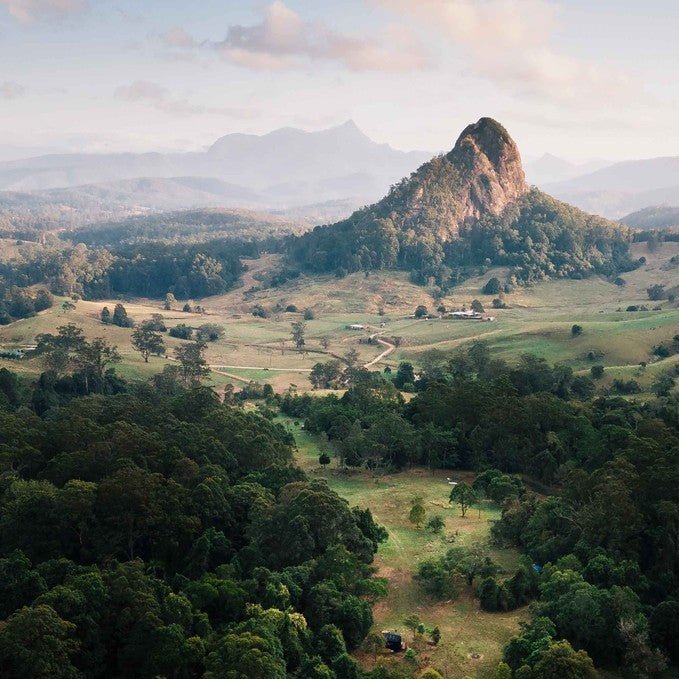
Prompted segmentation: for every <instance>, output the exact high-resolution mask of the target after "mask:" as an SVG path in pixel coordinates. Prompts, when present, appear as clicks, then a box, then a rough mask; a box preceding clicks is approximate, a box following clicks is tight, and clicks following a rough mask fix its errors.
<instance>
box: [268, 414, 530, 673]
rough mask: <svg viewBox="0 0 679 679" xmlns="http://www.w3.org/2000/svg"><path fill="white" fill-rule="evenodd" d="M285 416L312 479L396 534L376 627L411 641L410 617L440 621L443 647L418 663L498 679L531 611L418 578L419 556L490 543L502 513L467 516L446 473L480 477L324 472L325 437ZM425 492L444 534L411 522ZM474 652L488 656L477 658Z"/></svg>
mask: <svg viewBox="0 0 679 679" xmlns="http://www.w3.org/2000/svg"><path fill="white" fill-rule="evenodd" d="M279 421H280V422H282V423H283V424H284V425H285V426H286V427H287V428H288V429H289V430H290V431H292V432H293V434H294V435H295V439H296V441H297V448H298V450H297V456H296V459H297V462H298V464H299V465H300V466H301V467H302V468H303V469H304V470H305V471H306V472H307V473H308V474H309V476H310V477H311V478H325V479H326V480H327V481H328V484H329V485H330V487H331V488H332V489H333V490H335V491H336V492H337V493H339V494H340V495H341V496H342V497H345V498H346V499H347V500H348V501H349V503H350V504H351V505H352V506H353V505H359V506H361V507H369V508H370V510H371V511H372V513H373V515H374V517H375V519H376V521H378V522H379V523H380V524H382V525H383V526H384V527H385V528H386V529H387V530H388V531H389V540H388V541H387V542H386V543H384V544H383V545H381V546H380V549H379V551H378V553H377V556H376V559H375V566H376V568H377V574H378V575H379V576H382V577H386V578H387V579H388V581H389V594H388V596H387V598H386V599H384V600H382V601H379V602H378V603H377V604H376V606H375V607H374V609H373V614H374V617H375V629H376V630H381V629H386V628H389V629H398V630H400V631H401V633H405V636H406V639H407V640H408V641H410V640H411V639H410V636H409V633H408V632H407V631H406V630H405V628H404V626H403V619H404V618H405V617H406V616H407V615H409V614H411V613H415V614H417V615H418V616H419V617H420V618H421V619H422V621H423V622H424V624H425V625H426V626H427V627H428V628H432V627H434V626H436V625H438V627H439V628H440V630H441V634H442V638H441V643H440V644H439V646H438V647H432V646H428V645H423V646H422V647H421V648H420V653H419V655H418V662H419V665H420V666H421V667H422V668H425V667H429V666H431V667H435V668H437V669H438V670H439V671H441V672H442V673H443V675H444V676H446V677H462V676H465V675H469V676H472V677H482V678H485V677H491V676H492V674H493V671H494V670H495V668H496V667H497V664H498V662H499V661H500V660H501V657H502V647H503V646H504V644H505V643H506V642H507V641H508V640H509V638H510V637H511V636H512V635H513V634H515V633H516V632H517V631H518V629H519V623H520V622H521V621H522V620H526V619H528V611H527V609H520V610H517V611H512V612H510V613H486V612H484V611H481V610H480V608H479V605H478V601H476V600H475V599H474V597H473V596H472V593H471V592H470V591H469V590H467V589H465V590H463V591H462V593H461V595H460V597H459V598H458V599H457V600H455V601H450V602H438V601H436V600H434V599H432V598H430V597H428V596H427V595H426V594H425V593H424V592H423V591H422V589H421V588H420V586H419V584H418V583H417V581H416V580H414V579H413V575H414V573H415V569H416V565H417V563H418V561H420V560H422V559H423V558H426V557H431V556H438V555H442V554H444V553H445V552H446V550H448V549H449V548H450V547H451V546H453V544H455V545H462V546H471V545H472V544H479V543H482V544H485V545H488V539H489V532H490V522H491V521H492V520H494V519H497V518H498V517H499V511H498V509H497V508H496V507H495V506H493V505H492V504H490V503H487V502H484V503H483V504H482V505H481V509H480V510H479V509H478V508H475V509H473V510H470V511H469V512H468V514H467V517H465V518H462V517H461V516H460V511H459V508H458V507H457V506H455V507H453V506H452V505H450V504H449V503H448V495H449V493H450V488H451V487H450V486H449V485H448V483H447V480H446V478H447V477H448V476H450V477H451V478H455V479H456V480H469V479H471V478H473V475H472V474H468V473H458V472H450V471H449V472H445V471H440V470H437V471H435V472H430V471H427V470H423V469H413V470H410V471H404V472H401V473H398V474H389V475H383V476H379V477H375V476H374V475H372V474H371V473H369V472H366V471H363V470H360V471H352V472H346V473H345V472H342V471H340V470H338V469H337V468H336V467H335V463H334V462H333V464H332V465H331V468H330V469H326V470H323V469H321V468H320V466H319V464H318V456H319V455H320V452H321V447H322V445H323V444H322V442H320V440H319V439H317V437H315V436H313V435H311V434H309V433H308V432H306V431H304V430H303V429H302V428H301V424H297V423H296V422H295V421H294V420H292V419H290V418H283V417H281V418H280V419H279ZM418 495H419V496H422V497H423V498H424V504H425V508H426V511H427V518H430V517H431V516H434V515H436V514H438V515H440V516H441V517H442V518H443V519H444V521H445V528H444V530H443V531H442V533H441V534H440V535H436V534H433V533H431V532H429V531H427V530H425V529H424V528H420V529H418V528H416V527H415V526H414V525H413V524H411V523H410V521H409V520H408V512H409V509H410V501H411V500H412V498H414V497H415V496H418ZM488 551H489V552H490V554H491V556H492V558H493V559H494V560H495V561H496V562H498V563H499V564H500V565H501V566H502V568H503V569H504V570H506V571H508V572H511V571H512V569H514V568H515V567H516V566H517V565H518V561H519V553H518V552H517V551H516V550H511V549H495V548H493V547H490V546H489V547H488ZM473 654H479V656H480V657H479V658H478V659H474V658H472V655H473ZM356 655H357V657H358V659H359V660H360V661H361V663H362V664H364V665H365V666H366V667H370V666H372V664H373V658H372V657H368V656H366V655H365V654H363V653H361V652H359V653H357V654H356ZM380 660H383V661H385V662H390V663H407V662H408V661H407V660H405V659H404V658H403V655H402V654H400V655H396V656H391V655H384V656H381V658H380Z"/></svg>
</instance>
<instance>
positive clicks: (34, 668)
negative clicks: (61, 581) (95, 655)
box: [0, 604, 80, 679]
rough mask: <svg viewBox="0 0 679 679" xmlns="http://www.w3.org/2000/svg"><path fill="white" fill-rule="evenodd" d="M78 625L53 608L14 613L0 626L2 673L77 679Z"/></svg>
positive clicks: (14, 678) (13, 677) (12, 677)
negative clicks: (63, 618) (75, 662)
mask: <svg viewBox="0 0 679 679" xmlns="http://www.w3.org/2000/svg"><path fill="white" fill-rule="evenodd" d="M75 631H76V626H75V625H74V624H73V623H71V622H67V621H65V620H62V619H61V618H60V617H59V616H58V615H57V613H56V612H55V611H54V609H53V608H51V607H50V606H47V605H44V604H43V605H38V606H35V607H32V608H28V607H24V608H21V609H19V610H18V611H16V612H15V613H13V614H12V615H11V616H10V617H9V618H8V619H7V621H6V622H4V623H3V624H2V626H1V627H0V670H1V671H2V675H3V676H4V677H7V678H8V679H23V678H24V677H34V678H35V679H71V678H73V679H75V678H76V677H78V676H80V673H79V672H78V671H77V670H76V668H75V667H74V666H73V664H72V663H71V658H72V656H73V655H74V654H75V652H76V651H77V649H78V642H77V641H75V640H74V639H72V638H71V637H72V636H74V633H75Z"/></svg>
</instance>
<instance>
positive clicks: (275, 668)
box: [0, 325, 679, 679]
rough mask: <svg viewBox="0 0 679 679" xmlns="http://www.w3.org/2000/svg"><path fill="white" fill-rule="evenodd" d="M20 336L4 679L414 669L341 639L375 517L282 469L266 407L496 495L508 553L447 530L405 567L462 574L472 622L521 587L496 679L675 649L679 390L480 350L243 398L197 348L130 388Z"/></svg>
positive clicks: (1, 376)
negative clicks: (646, 394) (328, 386)
mask: <svg viewBox="0 0 679 679" xmlns="http://www.w3.org/2000/svg"><path fill="white" fill-rule="evenodd" d="M38 351H39V352H40V353H41V355H43V356H44V365H45V368H46V372H44V373H43V374H42V375H40V377H39V378H38V379H36V380H31V379H29V378H27V377H25V376H22V377H21V378H19V377H18V376H17V375H16V374H14V373H12V372H10V371H8V370H7V369H2V370H0V408H1V410H0V419H2V426H0V432H1V433H0V437H1V438H0V572H1V573H2V576H3V577H2V578H1V579H0V583H1V584H0V587H2V590H3V591H2V596H0V602H1V603H2V611H1V617H2V622H0V671H1V672H2V675H3V676H7V677H17V678H19V677H29V676H31V677H79V676H84V677H104V676H106V677H149V678H150V677H157V676H167V677H196V676H203V677H205V678H207V679H212V678H217V677H225V678H229V679H231V678H239V677H286V676H296V677H300V678H305V679H306V678H307V677H318V678H319V679H320V678H323V679H332V678H337V679H345V678H351V679H358V678H360V677H365V678H366V679H398V678H400V677H406V676H411V675H410V673H408V672H407V670H406V668H404V669H403V670H400V669H398V668H389V667H386V666H382V665H380V664H378V665H377V666H376V667H375V669H373V670H370V671H368V672H365V671H363V670H361V669H360V666H359V665H358V664H357V663H356V661H355V659H354V658H352V656H351V655H350V654H351V652H352V651H354V650H356V649H358V648H359V647H365V646H366V644H368V643H374V639H373V640H372V641H370V640H371V639H372V637H370V636H369V633H370V630H371V627H372V624H373V618H372V613H371V607H372V605H373V604H374V603H375V601H376V600H378V599H379V598H380V597H381V596H384V592H385V589H384V588H385V584H386V583H385V582H384V581H383V580H380V579H376V578H375V577H374V569H373V568H372V567H371V563H372V561H373V557H374V555H375V553H376V551H377V550H378V548H379V545H380V543H381V542H383V541H384V540H386V538H387V533H386V531H385V530H384V529H383V528H381V527H380V526H379V525H377V524H376V523H375V521H374V520H373V518H372V515H371V513H370V511H369V510H368V509H366V508H359V507H351V506H350V505H349V504H348V503H347V501H346V500H344V499H342V498H341V497H340V496H339V495H338V494H337V493H336V492H334V491H333V490H331V489H330V488H329V487H328V485H327V484H326V483H325V481H323V480H311V479H309V478H308V477H307V476H306V475H305V473H304V472H303V471H301V470H300V469H299V468H298V467H296V466H295V464H294V462H293V452H294V439H293V438H292V436H291V434H290V433H289V432H288V431H287V430H286V429H284V428H283V427H282V426H281V425H280V424H277V423H275V421H274V420H273V419H272V418H273V417H274V415H275V414H276V413H277V412H281V413H282V414H284V415H286V416H288V417H292V418H293V419H295V420H297V421H303V422H304V428H305V430H306V431H308V432H310V433H312V434H314V433H315V434H317V435H320V434H324V435H325V436H327V439H328V441H329V443H330V445H331V446H332V448H333V449H334V450H336V452H337V455H338V456H339V464H340V466H346V467H347V468H352V467H354V468H359V467H365V468H368V469H372V470H373V471H379V470H381V472H382V473H384V472H390V471H395V470H398V469H402V468H407V467H411V466H413V465H419V466H423V467H428V468H430V469H435V468H444V469H451V470H456V469H460V470H469V469H471V470H474V471H475V472H476V476H475V480H474V481H473V483H472V484H470V485H468V484H466V483H462V484H460V485H458V486H457V487H456V488H454V489H453V490H452V491H451V496H450V502H451V503H453V504H456V505H459V507H460V508H461V509H462V512H463V514H464V512H465V511H466V509H465V508H468V507H469V506H470V505H473V504H474V503H475V502H478V501H479V500H480V499H481V498H484V497H488V498H491V500H492V501H493V502H495V503H497V504H499V505H500V506H501V507H502V513H501V516H500V519H499V520H498V521H497V522H496V523H495V524H494V526H493V528H492V539H493V541H494V542H496V543H497V544H498V545H511V546H514V547H516V548H518V549H520V551H521V553H522V554H523V555H524V557H523V560H522V562H521V564H520V566H519V567H518V569H517V570H516V571H514V572H511V573H507V572H503V571H501V570H500V569H498V568H497V566H496V565H495V564H494V563H493V562H492V561H491V560H490V559H488V558H486V557H484V558H481V557H480V556H479V555H477V554H476V553H475V552H473V551H472V552H467V551H465V550H463V549H461V548H453V549H451V550H449V551H448V553H447V554H446V555H445V556H444V557H441V558H432V559H423V560H422V561H421V562H420V563H419V564H418V574H417V579H418V581H419V582H420V585H421V587H422V588H423V591H425V592H427V593H428V594H429V595H430V596H432V597H434V598H437V597H438V598H441V599H450V598H454V597H455V596H456V595H457V586H456V585H455V582H456V581H457V580H458V578H463V579H464V580H465V581H466V582H467V583H468V584H469V585H471V586H473V587H474V591H475V593H476V597H477V598H478V601H479V604H480V606H481V608H482V609H483V610H485V611H487V612H488V613H489V614H493V612H495V611H508V610H512V609H514V608H516V607H520V606H525V605H527V604H530V606H531V608H530V610H531V613H532V615H531V618H532V622H530V623H528V624H526V625H524V626H523V628H522V631H521V632H520V634H519V635H517V636H515V637H513V638H512V639H511V640H510V641H509V643H508V644H507V646H506V647H505V649H504V662H503V663H502V664H501V665H500V666H499V667H498V670H497V674H496V676H500V677H501V676H510V675H511V673H512V672H513V676H515V677H522V678H524V679H525V678H529V679H540V678H542V677H557V676H558V677H596V676H598V675H597V670H595V666H596V667H597V668H606V669H609V670H616V671H621V672H623V673H624V675H625V676H631V677H652V676H660V674H661V673H662V672H663V670H665V669H666V668H667V667H669V666H671V665H673V664H676V663H677V662H679V647H678V646H677V638H676V626H677V623H678V622H679V555H678V553H677V548H676V545H677V536H678V535H679V533H678V530H679V528H678V526H679V521H678V517H679V495H678V494H677V488H679V476H678V474H679V466H678V465H677V456H678V455H679V419H678V418H677V412H678V411H677V402H676V397H672V396H664V397H659V398H657V399H655V400H653V401H651V402H648V403H646V404H641V403H633V402H630V401H627V400H624V399H622V398H619V397H613V398H611V397H597V398H594V397H593V387H592V381H591V379H590V378H585V377H580V376H574V375H573V373H572V372H571V371H570V370H569V369H565V368H563V367H561V366H550V365H548V364H547V363H546V362H545V361H543V360H541V359H536V358H535V357H532V356H525V357H524V358H523V359H522V361H521V362H520V363H519V364H518V365H515V366H510V365H508V364H506V363H504V362H502V361H499V360H496V359H494V358H493V357H492V356H491V355H490V354H489V353H488V350H487V348H486V347H485V345H483V344H482V343H476V344H473V345H471V347H469V348H468V349H466V350H464V351H461V352H459V353H457V354H456V355H455V356H454V357H453V358H451V359H450V360H449V361H448V362H446V363H445V364H442V365H439V366H437V367H436V368H430V369H428V370H425V371H424V372H423V373H422V375H421V377H419V379H418V378H415V377H414V375H413V373H412V367H410V366H408V365H407V364H404V365H402V366H401V367H400V368H399V371H398V373H396V374H395V375H390V374H386V375H385V374H381V373H378V372H370V371H367V370H365V369H360V368H354V369H350V371H349V372H350V374H349V375H348V380H349V388H348V390H347V391H346V393H345V394H344V395H342V396H337V395H330V396H327V397H318V396H314V395H311V394H305V395H297V394H296V392H295V391H294V390H289V391H288V392H286V393H284V394H278V395H275V394H273V391H272V390H265V391H263V392H262V393H257V394H255V395H254V396H253V395H251V398H252V397H254V398H257V399H260V400H261V399H265V400H266V401H267V405H266V408H264V409H263V410H262V412H261V414H260V413H257V412H253V411H250V410H247V409H245V408H244V404H245V402H246V401H247V395H246V398H245V399H243V398H235V399H231V400H229V399H227V402H226V403H221V402H220V400H219V398H218V396H217V395H216V393H215V392H214V391H213V390H211V389H208V388H206V387H203V386H201V379H202V377H203V376H204V374H205V371H204V370H201V369H200V367H201V366H197V363H199V362H200V359H199V354H197V355H196V356H193V357H192V356H191V355H190V352H184V353H185V354H186V355H185V356H182V357H181V358H180V363H179V364H178V365H171V366H167V367H166V368H165V369H164V371H163V372H162V373H160V374H158V375H156V376H155V377H154V378H153V379H152V380H151V381H150V382H149V383H140V382H138V383H130V382H126V381H125V380H123V379H121V378H120V377H119V376H117V375H116V372H115V364H116V362H117V360H118V357H117V350H116V348H115V347H112V346H110V345H108V344H107V343H106V342H105V341H103V340H92V341H87V340H85V339H84V338H83V336H82V333H81V332H80V331H79V329H78V328H77V327H75V326H73V325H69V326H64V327H62V328H60V330H59V333H58V334H56V335H44V336H41V337H40V338H39V344H38ZM406 380H408V381H410V380H414V381H415V385H414V388H415V391H416V394H415V396H414V397H413V398H412V399H411V400H410V401H408V402H406V401H405V400H404V398H403V395H402V393H401V392H400V391H399V390H398V389H397V387H396V386H395V384H396V385H399V386H405V384H407V383H408V382H405V381H406ZM327 461H329V458H328V459H326V461H323V460H322V462H323V463H324V464H325V463H327ZM27 526H30V530H27V529H26V527H27ZM366 639H367V640H368V641H366ZM505 668H506V669H505ZM505 671H507V672H509V673H510V674H507V675H505V674H503V673H504V672H505ZM431 676H435V675H431Z"/></svg>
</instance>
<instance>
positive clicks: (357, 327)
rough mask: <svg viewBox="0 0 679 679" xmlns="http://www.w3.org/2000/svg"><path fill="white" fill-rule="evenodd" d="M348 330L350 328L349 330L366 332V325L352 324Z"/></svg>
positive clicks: (348, 326)
mask: <svg viewBox="0 0 679 679" xmlns="http://www.w3.org/2000/svg"><path fill="white" fill-rule="evenodd" d="M347 328H349V330H365V325H360V324H359V323H352V324H351V325H347Z"/></svg>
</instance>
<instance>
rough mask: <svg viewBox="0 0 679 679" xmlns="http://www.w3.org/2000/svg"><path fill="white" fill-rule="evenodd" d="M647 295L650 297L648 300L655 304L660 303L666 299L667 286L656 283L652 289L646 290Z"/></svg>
mask: <svg viewBox="0 0 679 679" xmlns="http://www.w3.org/2000/svg"><path fill="white" fill-rule="evenodd" d="M646 294H647V295H648V299H650V300H651V301H653V302H658V301H660V300H662V299H665V296H666V293H665V286H664V285H660V284H659V283H655V284H654V285H651V287H650V288H647V289H646Z"/></svg>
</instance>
